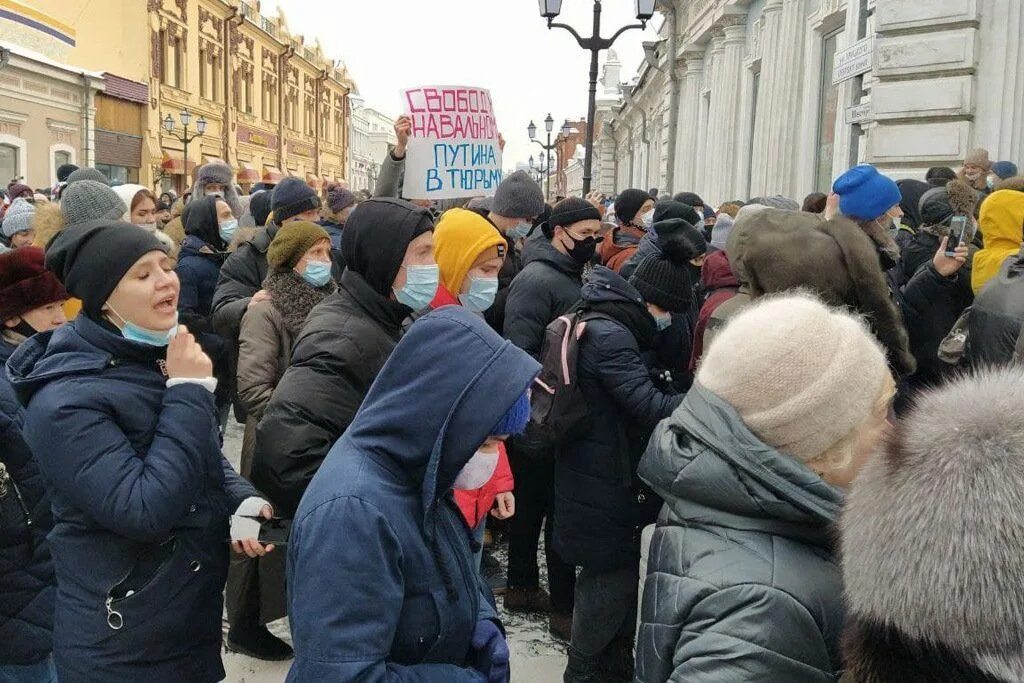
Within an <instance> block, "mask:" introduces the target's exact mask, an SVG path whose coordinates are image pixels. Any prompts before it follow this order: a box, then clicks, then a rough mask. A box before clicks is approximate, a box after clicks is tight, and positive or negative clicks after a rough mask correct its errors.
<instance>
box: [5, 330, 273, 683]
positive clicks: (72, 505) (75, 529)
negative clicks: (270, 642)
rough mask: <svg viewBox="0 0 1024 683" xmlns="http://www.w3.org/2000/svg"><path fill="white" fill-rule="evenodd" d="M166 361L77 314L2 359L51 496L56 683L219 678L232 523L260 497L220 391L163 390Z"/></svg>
mask: <svg viewBox="0 0 1024 683" xmlns="http://www.w3.org/2000/svg"><path fill="white" fill-rule="evenodd" d="M164 353H165V349H162V348H161V349H157V348H155V347H151V346H146V345H143V344H139V343H136V342H131V341H128V340H127V339H124V338H123V337H121V336H120V335H118V334H116V333H115V332H112V331H110V330H108V329H106V328H105V327H103V326H101V325H100V324H99V323H96V322H94V321H92V320H90V319H89V318H87V317H86V316H84V315H80V316H78V318H76V319H75V320H74V322H71V323H68V324H66V325H63V326H61V327H60V328H58V329H56V330H55V331H53V332H44V333H41V334H37V335H35V336H33V337H31V338H30V339H28V340H27V341H25V342H23V343H22V344H21V346H19V347H18V349H17V350H16V351H15V352H14V354H13V355H12V356H11V358H10V360H9V361H8V363H7V371H8V374H9V376H10V378H11V382H12V384H13V385H14V389H15V391H16V392H17V395H18V398H19V400H20V401H21V402H22V404H24V405H25V430H24V435H25V439H26V441H27V442H28V445H29V446H30V447H31V449H32V453H33V454H35V456H36V459H37V462H38V465H39V470H40V472H41V473H42V475H43V478H44V479H45V481H46V484H47V488H48V489H49V491H50V495H51V498H52V508H53V518H54V527H53V531H52V532H51V533H50V535H49V542H50V550H51V553H52V555H53V565H54V570H55V572H56V576H57V597H56V607H55V613H54V631H53V652H54V659H55V662H56V665H57V673H58V677H59V678H60V680H67V681H93V680H103V681H146V683H164V682H167V683H186V682H188V683H210V682H212V681H219V680H221V679H223V678H224V668H223V666H222V664H221V659H220V646H221V612H222V609H223V597H222V595H223V593H222V592H223V589H224V582H225V580H226V578H227V569H228V543H227V538H228V518H229V516H230V514H231V513H232V512H234V510H235V509H236V508H237V506H238V505H239V504H240V503H241V502H242V500H244V499H245V498H247V497H249V496H252V495H256V492H255V490H254V489H253V488H252V486H251V485H250V484H248V483H247V482H246V481H245V480H243V479H242V478H241V477H239V476H238V474H236V473H235V472H234V470H232V469H231V466H230V465H229V464H228V462H227V461H226V460H225V459H224V456H223V455H222V454H221V451H220V440H219V435H218V425H217V415H216V411H215V408H214V400H213V394H211V393H210V392H209V391H207V390H206V389H204V388H203V387H201V386H199V385H197V384H179V385H177V386H173V387H170V388H167V387H166V386H165V377H164V376H163V374H162V373H161V371H160V369H159V365H158V362H159V361H160V360H162V358H163V356H164ZM129 591H131V592H129ZM115 614H116V615H118V616H116V617H115V616H114V615H115ZM118 622H120V626H118Z"/></svg>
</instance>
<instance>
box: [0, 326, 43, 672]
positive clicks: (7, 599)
mask: <svg viewBox="0 0 1024 683" xmlns="http://www.w3.org/2000/svg"><path fill="white" fill-rule="evenodd" d="M14 348H15V347H14V346H13V345H11V344H9V343H7V341H0V467H2V468H3V469H4V470H6V475H5V474H4V471H3V470H0V666H3V665H4V664H35V663H36V662H38V661H40V660H41V659H43V658H44V657H46V656H47V655H48V654H50V650H52V649H53V597H54V591H55V588H54V586H55V585H56V583H55V580H54V578H53V560H52V559H51V557H50V546H49V544H48V543H47V541H46V534H47V533H49V531H50V529H52V528H53V515H52V514H51V512H50V496H49V494H48V493H47V492H46V486H45V484H44V483H43V479H42V476H41V475H40V474H39V467H38V466H37V465H36V462H35V459H34V458H33V457H32V451H31V450H30V449H29V447H28V444H27V443H25V438H24V437H23V436H22V433H21V423H22V420H23V413H22V410H21V405H20V404H16V401H17V399H14V401H15V402H14V403H11V402H10V401H7V400H4V399H6V398H7V397H10V398H14V393H13V389H11V386H10V382H9V381H8V379H7V372H6V370H5V369H4V367H3V366H4V364H6V363H7V359H8V358H9V357H10V355H11V353H12V352H13V351H14ZM23 505H24V507H23Z"/></svg>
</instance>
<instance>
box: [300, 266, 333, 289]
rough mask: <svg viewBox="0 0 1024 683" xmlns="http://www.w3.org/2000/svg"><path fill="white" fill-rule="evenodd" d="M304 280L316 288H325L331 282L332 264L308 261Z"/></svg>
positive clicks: (303, 276) (303, 274)
mask: <svg viewBox="0 0 1024 683" xmlns="http://www.w3.org/2000/svg"><path fill="white" fill-rule="evenodd" d="M302 279H303V280H305V281H306V282H308V283H309V284H311V285H313V286H314V287H323V286H324V285H326V284H327V283H328V282H330V280H331V264H330V263H324V262H323V261H307V262H306V270H304V271H303V273H302Z"/></svg>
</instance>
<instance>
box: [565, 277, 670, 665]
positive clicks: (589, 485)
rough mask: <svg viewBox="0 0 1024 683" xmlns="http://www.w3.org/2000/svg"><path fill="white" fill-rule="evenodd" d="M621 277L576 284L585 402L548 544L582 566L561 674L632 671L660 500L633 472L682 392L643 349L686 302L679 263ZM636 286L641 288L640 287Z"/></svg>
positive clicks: (567, 449) (570, 444) (568, 447)
mask: <svg viewBox="0 0 1024 683" xmlns="http://www.w3.org/2000/svg"><path fill="white" fill-rule="evenodd" d="M633 278H634V279H632V280H631V282H633V283H635V284H636V287H634V286H633V285H632V284H630V283H627V282H626V281H625V280H623V279H622V278H621V277H620V276H619V275H617V274H616V273H615V272H613V271H612V270H610V269H608V268H605V267H603V266H600V267H597V268H595V269H594V272H593V274H592V276H591V278H590V280H589V281H588V282H587V284H586V285H584V287H583V291H582V297H583V301H582V304H581V307H582V308H583V310H585V311H588V312H590V313H592V314H597V315H600V316H602V317H601V318H597V319H593V320H589V321H588V322H587V327H586V332H585V333H584V336H583V338H582V339H581V340H580V346H579V357H578V359H577V363H576V371H577V377H578V381H579V388H580V390H581V391H582V392H583V398H584V401H585V402H586V405H587V408H588V414H587V417H586V418H584V422H583V424H581V425H580V426H579V434H580V436H579V437H578V438H573V437H570V438H567V439H566V440H565V442H564V443H563V446H562V448H561V450H560V452H559V454H558V459H557V461H556V464H555V517H556V519H557V520H558V523H557V525H556V526H555V529H554V545H555V550H556V551H557V552H558V553H559V555H560V556H561V557H562V558H563V559H565V560H566V561H567V562H569V563H571V564H572V565H574V566H580V567H582V569H581V571H580V574H579V576H578V578H577V580H576V601H575V608H574V612H573V631H572V641H571V645H570V647H569V664H568V667H567V668H566V672H565V681H567V682H568V683H576V682H577V681H579V682H584V681H591V680H594V678H592V676H594V675H596V674H597V672H598V671H599V670H606V671H609V672H611V674H612V680H617V681H622V680H628V679H630V678H632V672H633V661H632V651H633V633H634V631H635V625H636V595H637V573H638V570H639V565H640V531H641V529H642V528H643V527H644V526H645V525H647V524H650V523H652V522H653V521H654V519H655V517H656V516H657V513H658V508H659V507H660V506H661V501H660V499H658V497H657V496H656V495H654V493H653V492H651V490H650V489H649V488H647V486H645V485H644V484H643V483H642V482H641V481H640V480H639V479H638V478H637V476H636V467H637V464H638V463H639V462H640V456H641V455H643V452H644V448H646V446H647V441H648V439H649V438H650V436H651V432H652V431H653V430H654V426H655V425H656V424H657V423H658V421H659V420H662V419H664V418H666V417H668V416H669V415H670V414H671V413H672V411H673V410H674V409H675V408H676V406H678V405H679V404H680V403H681V402H682V400H683V397H682V396H681V395H675V394H673V393H666V392H664V391H662V390H659V389H658V388H657V387H656V386H655V384H654V382H653V381H652V377H651V367H649V366H648V365H647V364H646V363H645V362H644V358H643V355H642V354H644V353H649V352H650V351H651V350H652V348H653V347H654V343H655V340H656V338H657V335H658V330H659V329H660V327H661V325H659V324H658V322H656V320H657V319H656V318H655V317H654V315H655V312H656V314H657V317H658V318H659V319H661V320H663V321H665V322H664V323H662V325H665V324H670V322H669V321H670V320H671V313H673V312H678V311H679V310H680V309H683V308H686V307H687V306H688V304H689V295H690V292H689V289H690V286H689V279H688V278H687V277H685V266H682V265H676V264H674V263H672V262H670V261H668V260H667V259H662V258H658V257H650V258H648V259H647V260H645V261H644V262H643V263H642V264H641V265H640V267H639V268H637V272H636V273H635V274H634V276H633ZM638 290H639V291H638Z"/></svg>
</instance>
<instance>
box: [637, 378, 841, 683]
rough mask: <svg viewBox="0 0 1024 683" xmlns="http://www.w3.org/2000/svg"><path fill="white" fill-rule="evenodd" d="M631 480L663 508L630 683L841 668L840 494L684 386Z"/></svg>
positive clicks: (809, 675)
mask: <svg viewBox="0 0 1024 683" xmlns="http://www.w3.org/2000/svg"><path fill="white" fill-rule="evenodd" d="M639 474H640V478H641V479H643V480H644V481H645V482H647V483H648V484H649V485H650V486H651V488H653V489H654V491H655V492H656V493H658V495H660V496H661V497H662V498H663V499H664V501H665V505H664V507H663V508H662V511H661V514H660V516H659V518H658V524H657V528H656V529H655V532H654V537H653V539H652V542H651V546H650V555H649V562H648V568H647V579H646V581H645V584H644V597H643V606H642V611H641V621H640V631H639V634H638V637H637V644H636V680H637V681H643V682H645V683H647V682H653V681H658V682H659V683H660V682H662V681H676V682H682V681H685V682H686V683H712V682H713V683H720V682H722V681H728V682H729V683H743V682H745V681H750V682H753V681H757V682H758V683H792V682H794V681H800V682H801V683H824V682H826V681H835V680H836V675H837V672H838V670H839V668H840V657H839V643H838V641H839V635H840V631H841V629H842V625H843V607H842V596H841V593H842V585H841V578H840V569H839V561H838V559H837V558H836V557H835V556H834V555H833V551H832V548H831V535H832V534H831V526H832V524H833V522H834V521H835V519H836V517H837V515H838V513H839V508H840V506H841V504H842V494H841V493H840V492H839V490H838V489H835V488H833V487H832V486H830V485H828V484H827V483H825V482H824V481H822V479H821V478H820V477H818V475H816V474H815V473H814V472H812V471H811V470H810V469H808V468H807V467H806V466H804V465H803V464H802V463H801V462H799V461H798V460H796V459H795V458H793V457H791V456H787V455H784V454H782V453H779V452H778V451H776V450H774V449H773V448H771V447H769V446H766V445H765V444H763V443H762V442H761V441H760V440H758V438H757V437H756V436H754V435H753V434H752V433H751V432H750V430H748V429H747V428H746V426H745V425H744V424H743V422H742V420H741V419H740V417H739V415H738V414H737V413H736V411H735V410H733V409H732V408H731V407H730V406H729V405H728V404H726V403H725V402H724V401H722V400H721V399H720V398H718V397H717V396H715V395H714V394H712V393H711V392H709V391H708V390H707V389H705V388H703V387H702V386H700V385H699V384H695V385H694V387H693V389H691V390H690V393H689V394H687V397H686V400H685V401H684V402H683V404H682V405H681V406H680V407H679V408H677V409H676V411H675V412H674V413H673V414H672V416H671V417H670V418H668V419H667V420H664V421H662V422H661V424H660V425H658V428H657V429H656V430H655V432H654V435H653V436H652V437H651V441H650V444H649V445H648V447H647V452H646V453H645V454H644V457H643V460H642V461H641V463H640V468H639Z"/></svg>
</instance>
